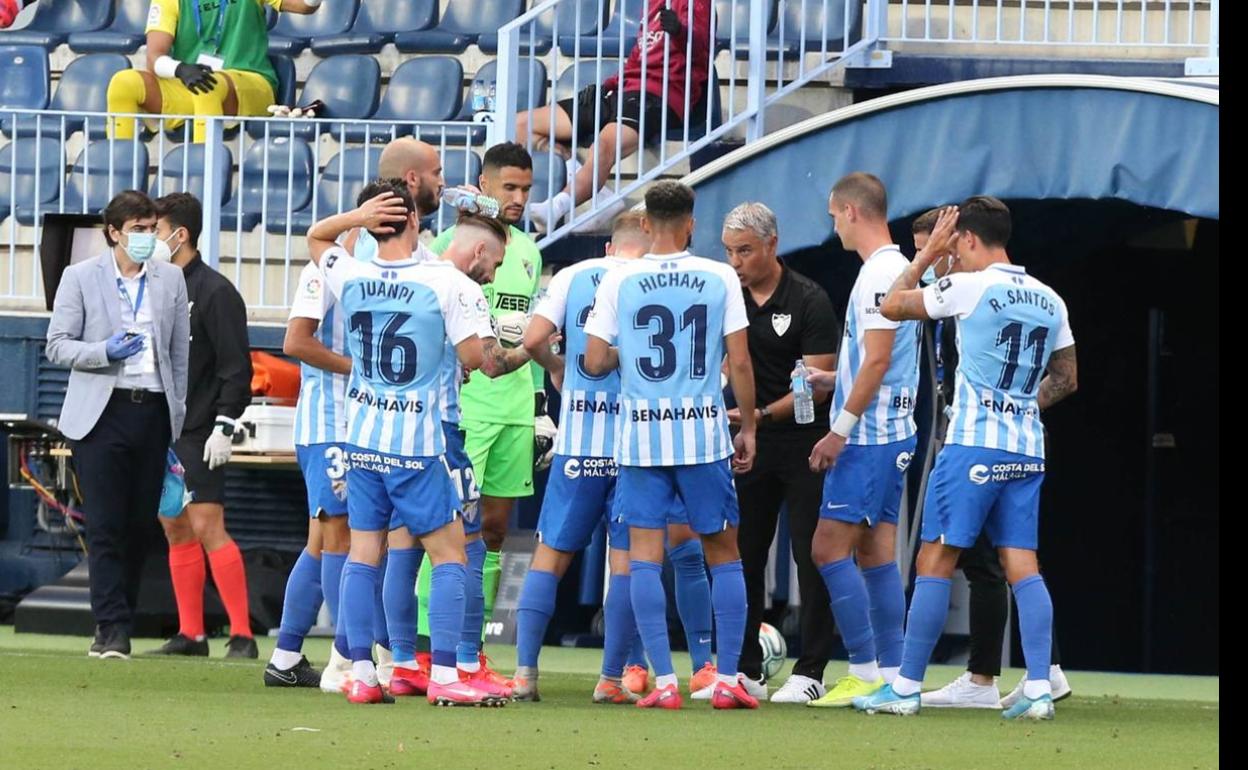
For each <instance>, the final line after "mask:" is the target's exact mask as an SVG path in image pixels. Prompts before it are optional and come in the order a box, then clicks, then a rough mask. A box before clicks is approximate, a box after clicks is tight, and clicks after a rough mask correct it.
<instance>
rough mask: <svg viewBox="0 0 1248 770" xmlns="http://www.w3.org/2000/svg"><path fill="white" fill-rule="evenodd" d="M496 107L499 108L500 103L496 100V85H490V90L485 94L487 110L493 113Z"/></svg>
mask: <svg viewBox="0 0 1248 770" xmlns="http://www.w3.org/2000/svg"><path fill="white" fill-rule="evenodd" d="M496 106H498V101H497V99H495V84H494V83H490V87H489V89H488V90H486V92H485V109H486V110H487V111H489V112H493V111H494V108H495V107H496Z"/></svg>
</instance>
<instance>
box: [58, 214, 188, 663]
mask: <svg viewBox="0 0 1248 770" xmlns="http://www.w3.org/2000/svg"><path fill="white" fill-rule="evenodd" d="M155 232H156V206H155V204H154V203H153V202H152V200H151V199H150V198H148V197H147V196H146V195H144V194H143V193H141V192H136V191H134V190H127V191H126V192H123V193H120V194H119V195H117V197H115V198H113V200H112V201H110V202H109V204H108V207H107V208H105V209H104V240H105V241H106V242H107V243H108V246H109V247H110V250H109V251H108V252H107V253H105V254H102V255H100V256H98V257H94V258H92V259H89V260H86V261H85V262H81V263H79V264H77V265H73V266H71V267H69V268H67V269H66V270H65V273H64V275H62V277H61V283H60V286H59V287H58V288H57V291H56V301H55V303H54V304H53V307H52V320H51V322H50V323H49V324H48V346H47V356H48V360H49V361H51V362H52V363H54V364H59V365H61V366H68V367H69V368H70V369H72V372H71V373H70V376H69V392H68V393H66V394H65V404H64V406H63V407H62V408H61V417H60V422H59V428H60V430H61V432H62V433H63V434H65V437H66V438H68V439H70V441H72V442H73V450H74V467H75V470H76V471H77V474H78V481H79V484H80V487H81V490H82V495H83V498H84V499H83V504H82V507H83V512H84V513H85V514H86V519H87V547H88V556H87V562H88V565H89V566H90V569H91V612H92V614H94V615H95V621H96V632H95V640H94V642H93V643H92V645H91V652H90V654H91V656H92V657H100V658H128V657H129V656H130V631H131V622H132V617H133V613H134V607H135V603H136V601H137V599H138V591H139V574H140V571H141V570H142V567H143V560H144V557H145V556H146V552H147V545H148V543H149V538H150V533H152V532H153V531H154V529H155V527H154V521H153V519H154V517H155V514H156V510H157V507H158V505H159V503H160V491H161V487H162V485H163V481H164V476H165V468H166V464H167V463H166V456H167V451H168V449H169V445H170V442H171V441H172V440H173V439H175V438H177V437H178V435H179V433H181V431H182V422H183V419H184V417H185V415H186V379H187V357H188V351H189V348H190V312H189V310H188V308H187V299H186V282H185V280H184V279H183V277H182V270H181V269H179V268H178V267H177V266H175V265H172V264H170V263H169V249H168V246H166V245H165V244H163V243H162V242H160V241H158V240H157V239H156V236H155ZM162 246H164V248H161V247H162Z"/></svg>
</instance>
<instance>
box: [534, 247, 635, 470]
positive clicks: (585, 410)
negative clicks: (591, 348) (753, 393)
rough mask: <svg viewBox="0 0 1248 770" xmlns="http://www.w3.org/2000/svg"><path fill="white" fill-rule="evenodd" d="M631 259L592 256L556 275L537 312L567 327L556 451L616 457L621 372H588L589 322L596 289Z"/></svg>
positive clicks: (560, 453)
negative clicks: (612, 271) (603, 280)
mask: <svg viewBox="0 0 1248 770" xmlns="http://www.w3.org/2000/svg"><path fill="white" fill-rule="evenodd" d="M629 261H630V260H625V259H615V258H612V257H601V258H598V259H586V260H583V261H581V262H577V263H576V264H574V265H571V266H570V267H565V268H564V269H563V270H560V271H559V272H557V273H555V275H554V277H553V278H551V279H550V284H549V285H548V286H547V287H546V296H545V297H543V298H542V300H541V302H539V303H538V305H537V309H536V310H535V311H533V312H534V314H535V315H540V316H541V317H543V318H545V319H547V320H548V321H550V322H551V323H553V324H554V325H555V328H557V329H561V330H563V352H564V361H565V364H564V368H563V392H562V393H561V394H560V406H559V433H558V435H557V436H556V438H555V454H559V455H564V456H567V457H612V456H613V455H614V454H615V437H616V434H617V432H618V431H619V417H620V373H619V371H618V370H616V371H612V372H610V373H608V374H604V375H602V376H601V377H594V376H593V375H591V374H589V373H588V372H586V371H585V342H586V336H585V323H586V321H587V320H588V319H589V311H590V309H591V308H593V306H594V293H595V292H596V291H597V289H598V284H599V283H600V282H601V281H602V277H603V275H605V274H606V272H607V271H608V270H611V269H613V268H616V267H619V266H621V265H627V264H628V263H629Z"/></svg>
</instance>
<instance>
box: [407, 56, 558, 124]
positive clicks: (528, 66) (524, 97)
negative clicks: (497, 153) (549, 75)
mask: <svg viewBox="0 0 1248 770" xmlns="http://www.w3.org/2000/svg"><path fill="white" fill-rule="evenodd" d="M497 78H498V60H496V59H491V60H490V61H488V62H486V63H485V64H483V65H482V66H481V69H479V70H477V74H476V75H475V76H474V77H473V78H472V84H470V85H469V86H468V93H469V94H471V93H472V88H473V85H475V84H477V83H480V84H482V85H484V86H486V88H488V87H489V86H490V85H492V84H494V83H495V81H496V80H497ZM530 83H531V84H532V86H533V89H534V90H533V92H532V93H533V98H534V103H533V106H535V107H541V106H543V105H544V104H546V90H547V89H546V86H547V81H546V65H545V64H543V63H542V62H541V60H539V59H530V58H522V59H520V72H519V78H518V84H517V92H516V96H517V98H516V104H517V105H518V106H517V107H516V109H517V110H520V111H523V110H527V109H529V94H530ZM456 119H457V120H460V121H464V122H465V125H464V127H463V128H462V129H461V130H458V131H456V130H451V129H449V128H448V129H446V131H445V135H446V141H447V142H448V143H451V144H463V143H464V142H465V141H469V139H470V143H471V144H474V145H478V144H481V143H482V142H483V141H485V135H486V125H485V124H484V123H473V122H471V121H472V102H471V99H465V100H464V106H463V108H462V109H460V111H459V115H458V117H457V118H456ZM442 133H443V132H442V131H435V132H433V133H432V134H424V135H422V133H421V132H420V131H417V133H416V138H418V139H423V140H425V141H427V142H437V141H440V140H441V137H442Z"/></svg>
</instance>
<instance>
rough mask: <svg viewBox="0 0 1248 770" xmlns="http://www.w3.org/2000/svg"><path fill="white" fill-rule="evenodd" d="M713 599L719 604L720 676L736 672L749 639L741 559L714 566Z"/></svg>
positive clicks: (732, 674)
mask: <svg viewBox="0 0 1248 770" xmlns="http://www.w3.org/2000/svg"><path fill="white" fill-rule="evenodd" d="M711 602H712V604H714V605H715V635H716V638H717V639H718V641H717V642H716V647H717V649H718V651H719V654H718V656H717V661H716V662H717V663H718V665H717V666H716V668H717V669H718V670H719V675H720V676H736V675H737V662H738V661H739V660H740V659H741V643H742V642H743V641H744V640H745V573H744V572H742V570H741V560H740V559H737V560H736V561H730V562H728V563H726V564H719V565H716V566H714V567H711Z"/></svg>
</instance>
